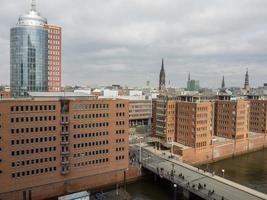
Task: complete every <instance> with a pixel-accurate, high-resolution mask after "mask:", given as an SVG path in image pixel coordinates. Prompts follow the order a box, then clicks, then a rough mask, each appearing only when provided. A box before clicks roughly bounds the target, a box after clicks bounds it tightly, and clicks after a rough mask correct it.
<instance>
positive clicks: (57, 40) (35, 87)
mask: <svg viewBox="0 0 267 200" xmlns="http://www.w3.org/2000/svg"><path fill="white" fill-rule="evenodd" d="M10 87H11V95H12V97H15V98H17V97H26V96H27V95H28V92H29V91H31V92H46V91H60V89H61V27H57V26H51V25H48V24H47V20H46V18H44V17H42V16H41V15H40V14H39V13H38V12H37V9H36V1H35V0H32V3H31V8H30V11H29V12H28V13H27V14H24V15H22V16H20V18H19V20H18V23H17V25H16V26H15V27H13V28H11V31H10Z"/></svg>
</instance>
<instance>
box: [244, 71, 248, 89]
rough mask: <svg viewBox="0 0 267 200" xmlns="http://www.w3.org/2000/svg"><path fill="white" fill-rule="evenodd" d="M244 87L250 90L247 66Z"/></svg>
mask: <svg viewBox="0 0 267 200" xmlns="http://www.w3.org/2000/svg"><path fill="white" fill-rule="evenodd" d="M244 89H245V90H249V75H248V68H247V71H246V75H245V84H244Z"/></svg>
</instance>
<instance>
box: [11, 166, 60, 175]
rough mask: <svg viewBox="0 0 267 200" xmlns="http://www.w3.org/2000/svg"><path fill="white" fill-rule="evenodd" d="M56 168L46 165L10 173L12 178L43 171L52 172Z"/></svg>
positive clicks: (37, 173)
mask: <svg viewBox="0 0 267 200" xmlns="http://www.w3.org/2000/svg"><path fill="white" fill-rule="evenodd" d="M56 170H57V168H56V167H46V168H42V169H33V170H28V171H23V172H16V173H12V178H19V177H24V176H30V175H39V174H43V173H48V172H53V171H56Z"/></svg>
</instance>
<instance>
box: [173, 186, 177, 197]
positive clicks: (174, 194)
mask: <svg viewBox="0 0 267 200" xmlns="http://www.w3.org/2000/svg"><path fill="white" fill-rule="evenodd" d="M173 187H174V193H173V200H176V190H177V185H176V184H175V183H174V184H173Z"/></svg>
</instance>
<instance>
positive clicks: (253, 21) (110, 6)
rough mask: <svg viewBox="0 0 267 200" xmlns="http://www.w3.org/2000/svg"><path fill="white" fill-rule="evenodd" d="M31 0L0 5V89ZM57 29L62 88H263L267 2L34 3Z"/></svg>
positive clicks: (266, 63)
mask: <svg viewBox="0 0 267 200" xmlns="http://www.w3.org/2000/svg"><path fill="white" fill-rule="evenodd" d="M30 2H31V1H30V0H0V3H1V7H0V69H1V73H0V83H4V84H9V74H10V71H9V68H10V66H9V34H10V28H11V27H14V26H15V25H16V23H17V20H18V17H19V16H20V15H21V14H24V13H26V12H28V10H29V8H30ZM37 10H38V11H39V12H40V13H41V15H42V16H44V17H46V18H47V19H48V23H49V24H52V25H59V26H62V28H63V32H62V37H63V41H62V45H63V46H62V48H63V52H62V53H63V55H62V78H63V85H82V86H87V85H91V86H92V85H96V84H97V85H110V84H120V85H123V86H125V85H127V86H145V84H146V81H147V80H149V81H150V83H151V86H157V85H158V79H159V72H160V67H161V59H162V58H164V61H165V72H166V80H167V82H169V81H170V84H171V86H173V87H185V85H186V80H187V77H188V73H189V72H191V79H196V80H199V81H200V85H201V86H202V87H209V88H217V87H220V85H221V80H222V76H223V75H224V76H225V83H226V86H227V87H230V86H237V87H241V86H243V84H244V77H245V72H246V69H247V68H248V70H249V74H250V84H251V86H254V87H257V86H261V85H263V83H265V82H267V80H266V76H267V20H266V19H267V0H37Z"/></svg>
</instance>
